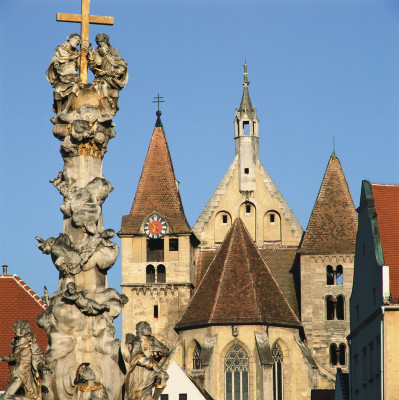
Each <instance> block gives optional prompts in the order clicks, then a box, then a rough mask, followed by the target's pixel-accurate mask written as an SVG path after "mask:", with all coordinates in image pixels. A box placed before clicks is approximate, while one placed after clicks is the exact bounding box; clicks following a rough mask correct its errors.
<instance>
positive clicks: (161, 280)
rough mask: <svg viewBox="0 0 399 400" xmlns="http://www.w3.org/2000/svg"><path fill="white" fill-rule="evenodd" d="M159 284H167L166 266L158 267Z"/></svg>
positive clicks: (160, 265)
mask: <svg viewBox="0 0 399 400" xmlns="http://www.w3.org/2000/svg"><path fill="white" fill-rule="evenodd" d="M157 282H158V283H166V270H165V265H162V264H159V265H158V266H157Z"/></svg>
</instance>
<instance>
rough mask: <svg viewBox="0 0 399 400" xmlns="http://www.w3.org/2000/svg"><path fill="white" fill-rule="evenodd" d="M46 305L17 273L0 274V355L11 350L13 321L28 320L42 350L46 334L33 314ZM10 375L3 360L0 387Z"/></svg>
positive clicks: (45, 345)
mask: <svg viewBox="0 0 399 400" xmlns="http://www.w3.org/2000/svg"><path fill="white" fill-rule="evenodd" d="M45 309H46V305H45V303H44V302H43V301H42V300H41V298H40V297H39V296H38V295H37V294H36V293H35V292H34V291H33V290H32V289H31V288H30V287H29V286H28V285H27V284H26V283H25V282H24V281H23V280H22V279H21V278H19V277H18V276H17V275H0V328H1V335H0V355H1V356H5V355H9V354H10V353H11V348H10V343H11V339H12V338H13V337H14V336H15V335H14V333H13V325H14V322H15V321H18V320H21V319H24V320H26V321H28V322H29V324H30V327H31V330H32V332H33V333H34V334H35V335H36V339H37V342H38V344H39V347H40V349H41V350H42V351H46V347H47V342H48V338H47V335H46V332H45V331H44V330H43V329H41V328H39V327H38V326H37V324H36V317H37V314H39V313H40V312H42V311H43V310H45ZM9 377H10V371H9V368H8V365H7V363H6V362H1V363H0V390H5V389H6V387H7V382H8V380H9Z"/></svg>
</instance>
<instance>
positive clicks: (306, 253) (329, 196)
mask: <svg viewBox="0 0 399 400" xmlns="http://www.w3.org/2000/svg"><path fill="white" fill-rule="evenodd" d="M356 232H357V214H356V209H355V206H354V204H353V200H352V196H351V194H350V191H349V188H348V184H347V182H346V179H345V175H344V172H343V170H342V166H341V163H340V162H339V159H338V157H337V156H336V154H335V151H334V152H333V153H332V155H331V157H330V159H329V161H328V165H327V168H326V171H325V174H324V177H323V181H322V182H321V186H320V190H319V193H318V195H317V199H316V202H315V205H314V207H313V211H312V214H311V216H310V219H309V223H308V227H307V230H306V233H305V235H304V237H303V240H302V243H301V246H300V248H299V251H298V252H299V254H300V264H301V279H300V282H301V320H302V324H303V327H304V329H305V334H306V339H307V344H308V347H309V350H310V351H311V354H312V356H313V357H314V359H315V360H316V362H318V365H319V366H320V371H321V372H322V373H323V374H324V375H326V376H327V377H328V378H329V379H330V381H331V380H335V374H336V370H337V367H339V368H341V369H342V370H343V372H347V371H348V354H349V351H348V350H349V349H348V343H347V340H346V337H347V336H348V335H349V332H350V324H349V322H350V321H349V298H350V295H351V292H352V283H353V265H354V257H355V243H356Z"/></svg>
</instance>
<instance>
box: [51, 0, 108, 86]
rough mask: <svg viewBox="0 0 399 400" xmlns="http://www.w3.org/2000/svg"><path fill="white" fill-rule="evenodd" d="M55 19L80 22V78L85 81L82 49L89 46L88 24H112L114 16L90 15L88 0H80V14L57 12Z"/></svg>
mask: <svg viewBox="0 0 399 400" xmlns="http://www.w3.org/2000/svg"><path fill="white" fill-rule="evenodd" d="M57 21H64V22H78V23H80V24H81V28H80V36H81V38H82V45H81V46H80V47H81V50H80V80H81V81H82V83H87V58H86V56H87V53H86V52H84V51H83V50H82V49H84V48H87V47H88V46H89V25H90V24H101V25H113V24H114V17H100V16H97V15H90V0H82V11H81V14H64V13H57Z"/></svg>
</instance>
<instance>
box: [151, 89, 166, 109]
mask: <svg viewBox="0 0 399 400" xmlns="http://www.w3.org/2000/svg"><path fill="white" fill-rule="evenodd" d="M154 99H155V100H153V103H158V111H159V103H165V100H161V99H163V97H162V96H160V95H159V93H158V96H156V97H154Z"/></svg>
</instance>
